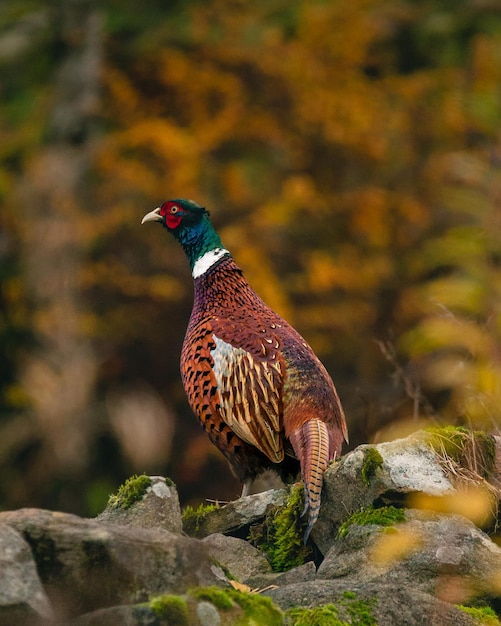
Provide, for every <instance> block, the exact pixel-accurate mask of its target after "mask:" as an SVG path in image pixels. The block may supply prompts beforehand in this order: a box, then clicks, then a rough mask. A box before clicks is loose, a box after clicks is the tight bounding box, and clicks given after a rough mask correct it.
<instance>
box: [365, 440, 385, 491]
mask: <svg viewBox="0 0 501 626" xmlns="http://www.w3.org/2000/svg"><path fill="white" fill-rule="evenodd" d="M381 467H383V457H382V456H381V453H380V452H379V451H378V450H377V449H376V448H368V449H367V450H366V451H365V455H364V461H363V464H362V480H363V482H364V484H365V485H366V486H369V485H370V483H371V481H372V479H373V478H374V477H375V476H376V473H377V470H378V469H379V468H381Z"/></svg>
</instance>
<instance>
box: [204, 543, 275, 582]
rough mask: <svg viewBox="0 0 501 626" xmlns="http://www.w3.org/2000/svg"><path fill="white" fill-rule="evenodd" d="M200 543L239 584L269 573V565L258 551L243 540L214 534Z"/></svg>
mask: <svg viewBox="0 0 501 626" xmlns="http://www.w3.org/2000/svg"><path fill="white" fill-rule="evenodd" d="M202 543H204V544H205V545H206V546H207V549H208V551H209V554H210V555H211V556H212V557H213V558H214V559H215V560H216V561H217V562H218V563H220V564H221V565H223V566H224V568H225V569H226V570H228V571H229V573H230V574H231V575H232V576H234V577H235V578H236V579H237V580H238V581H240V582H246V580H247V579H248V578H250V577H251V576H256V575H258V574H263V573H264V574H267V573H269V572H271V567H270V564H269V563H268V561H267V560H266V559H265V558H264V556H263V555H262V554H261V553H260V552H259V550H258V549H257V548H255V547H254V546H252V545H251V544H250V543H248V542H247V541H244V540H243V539H237V538H235V537H226V536H225V535H222V534H220V533H216V534H214V535H209V536H208V537H206V538H205V539H203V541H202Z"/></svg>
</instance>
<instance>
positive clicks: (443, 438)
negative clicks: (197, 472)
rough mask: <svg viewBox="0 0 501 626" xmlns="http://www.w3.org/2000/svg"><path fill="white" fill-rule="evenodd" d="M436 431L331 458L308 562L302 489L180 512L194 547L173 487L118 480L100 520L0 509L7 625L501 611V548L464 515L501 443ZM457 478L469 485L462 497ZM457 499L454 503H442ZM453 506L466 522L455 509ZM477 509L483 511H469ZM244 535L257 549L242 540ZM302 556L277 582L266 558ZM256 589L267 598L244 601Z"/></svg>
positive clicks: (315, 619) (406, 619) (449, 620)
mask: <svg viewBox="0 0 501 626" xmlns="http://www.w3.org/2000/svg"><path fill="white" fill-rule="evenodd" d="M434 436H435V437H436V438H437V439H436V440H435V442H433V441H430V433H418V434H416V435H414V436H412V437H409V438H407V439H405V440H400V441H396V442H391V443H385V444H379V445H377V446H368V445H366V446H360V447H359V448H357V449H356V450H354V451H353V452H351V453H350V454H348V455H346V457H344V458H343V459H341V461H340V462H338V463H336V464H333V465H332V466H331V467H330V468H329V469H328V471H327V472H326V475H325V485H324V493H323V501H322V510H321V514H320V519H319V522H318V524H317V525H316V526H315V528H314V529H313V533H312V536H313V537H314V539H315V542H316V543H317V544H318V546H319V547H320V550H316V549H315V546H313V548H314V549H313V551H312V552H310V553H308V550H304V546H303V544H302V539H301V535H300V534H299V533H298V532H297V531H298V515H299V513H300V511H301V509H302V506H301V502H300V500H301V489H294V490H292V491H290V492H289V491H288V490H285V489H283V490H273V491H269V492H266V493H261V494H256V495H252V496H249V497H247V498H243V499H240V500H237V501H236V502H232V503H230V504H228V505H226V506H224V507H212V508H211V507H206V508H204V507H202V508H201V509H199V510H197V511H193V510H191V511H190V512H189V513H188V514H186V513H185V514H184V524H185V529H186V530H188V531H189V532H192V533H194V534H197V535H199V536H200V537H205V538H204V539H203V540H201V539H193V538H189V537H186V536H184V535H182V534H180V530H181V528H180V516H179V503H178V499H177V494H176V490H175V487H174V485H172V484H171V483H170V482H169V481H168V480H165V479H163V478H157V477H153V478H150V477H147V476H139V477H134V478H133V479H130V480H129V481H127V482H126V483H125V485H123V487H121V488H120V489H119V491H118V493H117V495H116V496H113V497H112V498H111V500H110V504H109V506H108V508H107V510H106V511H105V512H104V513H103V514H101V515H100V516H99V518H98V519H93V520H88V519H87V520H86V519H82V518H79V517H77V516H74V515H69V514H66V513H54V512H50V511H42V510H37V509H25V510H20V511H13V512H5V513H0V623H2V624H3V623H5V624H9V626H10V624H13V625H14V624H16V625H17V624H24V625H26V626H32V625H33V626H39V624H40V623H43V624H44V626H48V625H49V624H63V623H64V624H65V625H69V624H71V625H72V626H108V625H109V626H114V625H115V624H123V625H124V626H146V625H147V624H148V625H151V626H154V625H155V626H164V625H165V626H168V625H169V624H174V623H176V624H190V626H191V625H192V624H193V626H198V625H200V626H230V625H231V624H234V623H242V624H243V623H246V624H247V623H253V624H256V626H286V625H287V626H289V625H290V624H292V623H302V624H305V623H312V624H313V623H315V624H323V623H325V624H327V623H346V624H367V625H369V624H370V625H371V626H375V625H376V624H379V625H380V626H382V625H384V626H404V625H405V626H407V625H410V626H413V625H414V624H416V625H418V624H419V626H421V624H426V625H428V624H430V625H431V626H448V625H450V626H453V625H454V626H456V625H458V626H473V625H474V624H475V625H476V624H478V623H479V619H484V618H485V619H491V618H489V616H488V615H487V614H485V613H484V614H482V613H481V609H476V610H477V612H478V615H479V616H480V615H483V616H482V618H480V617H479V618H478V619H477V620H475V618H474V617H473V616H472V614H471V613H467V612H465V611H464V610H460V608H458V606H456V605H457V604H458V603H462V604H466V605H468V604H474V605H475V606H478V605H482V603H484V604H485V603H487V602H489V603H490V604H491V605H492V606H494V607H499V606H501V547H498V546H497V545H495V543H494V542H493V541H492V540H491V539H490V538H489V537H488V536H487V535H486V534H485V533H484V532H482V531H481V530H480V529H479V527H478V526H476V525H475V523H472V521H469V520H468V519H467V518H468V517H470V519H471V520H473V519H477V520H479V521H477V524H481V523H483V522H482V520H483V519H486V520H487V521H488V522H491V521H494V518H493V516H492V511H491V509H492V508H495V505H496V497H497V496H498V494H499V490H500V485H499V484H498V483H497V482H496V481H498V482H499V476H500V475H501V473H500V469H499V468H500V465H501V439H499V438H495V437H490V436H489V435H485V434H483V433H469V432H468V431H465V430H464V429H450V430H447V429H442V430H440V431H439V432H438V434H437V433H434V434H433V435H432V437H434ZM437 441H438V444H439V445H438V450H437V447H434V444H436V443H437ZM477 444H478V447H477ZM441 446H443V447H441ZM481 446H484V447H483V448H482V447H481ZM441 453H443V454H441ZM457 477H460V478H461V477H465V479H466V482H467V484H468V485H470V486H471V485H473V487H472V488H471V489H470V490H469V491H468V492H467V494H466V495H465V492H464V491H462V490H461V489H462V488H461V486H460V485H458V479H457ZM487 481H489V484H487ZM477 487H481V488H482V489H483V491H482V493H481V494H480V496H479V493H480V491H479V489H477ZM496 490H497V491H496ZM486 493H487V494H488V497H487V498H486V497H485V494H486ZM293 496H294V497H293ZM434 499H435V500H434ZM454 500H455V501H456V505H455V506H456V508H454V507H450V506H449V504H448V505H447V506H442V505H441V506H437V502H440V503H442V504H443V503H450V502H452V501H454ZM459 500H460V501H461V507H462V508H461V507H459V508H460V509H461V511H463V514H462V515H458V514H453V513H452V512H451V511H457V510H458V507H457V502H458V501H459ZM392 503H393V504H397V505H398V506H397V507H396V508H395V507H393V506H392V507H388V506H386V505H387V504H392ZM430 503H431V504H430ZM493 505H494V506H493ZM278 507H283V508H282V509H279V508H278ZM298 507H299V508H298ZM364 507H365V508H364ZM419 507H422V509H420V508H419ZM486 507H487V509H488V511H489V515H487V516H486V515H485V514H484V513H482V514H481V515H479V514H476V515H472V514H471V510H473V509H478V511H480V512H481V511H482V510H483V509H486ZM423 509H430V510H423ZM431 509H434V511H432V510H431ZM289 513H290V515H289ZM352 513H354V515H352ZM265 516H267V519H266V521H265V523H261V522H262V520H263V518H264V517H265ZM348 518H349V519H348ZM250 527H252V529H253V542H255V545H257V546H258V547H253V546H252V545H251V544H250V542H248V541H246V540H244V539H245V538H247V536H248V534H249V528H250ZM166 528H169V529H170V530H167V529H166ZM277 529H278V530H277ZM171 531H175V532H171ZM338 531H340V532H339V534H338ZM222 533H225V534H222ZM229 534H232V535H234V536H226V535H229ZM262 537H265V538H266V541H264V542H262V543H260V540H261V538H262ZM260 545H262V546H263V547H262V548H261V551H260V549H259V546H260ZM289 550H291V551H292V552H291V554H290V555H289V552H288V551H289ZM274 551H276V554H275V552H274ZM265 553H266V554H265ZM307 554H310V556H311V558H312V559H313V558H314V559H315V561H313V560H311V561H309V562H306V563H304V564H302V565H299V566H298V567H293V568H292V569H290V570H289V571H276V572H274V573H272V572H271V571H270V566H269V564H268V561H267V560H266V559H265V556H266V557H267V558H268V559H269V560H270V562H272V563H273V564H274V567H275V569H277V570H278V569H282V570H285V569H286V568H287V567H292V566H293V565H294V564H297V563H303V560H302V559H304V557H305V555H307ZM277 555H278V556H280V559H278V558H277ZM322 555H325V558H323V556H322ZM289 556H290V557H291V558H289ZM292 557H294V558H292ZM316 565H318V571H317V569H316ZM223 570H224V571H223ZM225 572H229V573H231V575H232V576H234V577H236V578H237V579H239V581H240V583H237V582H236V581H235V580H232V581H228V579H227V577H226V575H225ZM249 588H251V589H253V590H254V591H259V592H260V593H245V592H242V591H240V590H242V589H243V590H245V589H249ZM263 594H266V595H267V596H269V597H266V596H263ZM270 598H272V599H273V601H274V602H276V603H277V604H278V605H279V606H280V607H281V608H282V609H283V610H284V611H285V614H284V613H282V612H281V611H280V610H279V609H278V608H277V607H276V605H273V604H271V600H270ZM51 607H52V609H53V613H54V614H55V617H54V618H53V619H52V620H51ZM487 610H488V607H487ZM2 611H3V612H2ZM305 611H306V613H307V614H304V613H305ZM301 612H302V613H303V614H301V615H300V614H299V613H301ZM485 619H484V621H485ZM495 619H496V618H495V617H492V619H491V621H490V622H489V623H494V621H493V620H495ZM482 623H483V622H482ZM485 623H488V622H487V621H485Z"/></svg>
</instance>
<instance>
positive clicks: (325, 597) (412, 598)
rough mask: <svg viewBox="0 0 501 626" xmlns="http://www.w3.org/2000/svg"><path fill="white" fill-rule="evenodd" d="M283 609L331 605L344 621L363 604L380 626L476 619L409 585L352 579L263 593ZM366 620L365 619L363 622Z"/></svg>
mask: <svg viewBox="0 0 501 626" xmlns="http://www.w3.org/2000/svg"><path fill="white" fill-rule="evenodd" d="M265 594H266V595H268V596H269V597H270V598H271V599H272V600H273V601H274V602H275V604H277V605H278V606H279V607H280V608H282V609H283V610H284V611H285V610H287V609H290V608H292V607H297V606H300V607H305V608H311V607H318V606H322V605H326V604H334V605H335V606H336V607H338V610H339V616H340V619H342V620H344V621H346V622H348V623H364V622H362V621H360V622H355V621H352V619H353V618H352V615H353V613H355V614H357V612H358V611H359V610H360V606H361V603H363V604H364V605H365V607H364V608H365V609H366V610H368V611H369V612H370V613H371V615H372V617H373V619H375V621H376V623H377V624H380V625H381V626H383V625H384V626H423V625H424V624H426V626H478V622H477V621H476V620H474V619H473V618H471V617H470V616H469V615H467V614H466V613H464V612H463V611H461V610H459V609H458V608H456V607H455V606H453V605H451V604H448V603H447V602H443V601H441V600H438V599H437V598H434V597H433V596H432V595H431V594H427V593H423V592H422V591H418V590H417V589H414V588H412V587H407V586H400V585H395V584H392V585H387V584H386V585H385V584H378V583H360V582H358V581H357V580H356V579H353V578H346V579H342V580H315V581H312V582H305V583H296V584H294V585H288V586H287V587H281V588H278V589H272V590H270V591H266V592H265ZM365 623H368V622H365Z"/></svg>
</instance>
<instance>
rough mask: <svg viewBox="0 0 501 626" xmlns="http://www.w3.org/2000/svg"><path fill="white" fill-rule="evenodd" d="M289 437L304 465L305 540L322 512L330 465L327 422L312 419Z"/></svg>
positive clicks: (302, 474) (302, 466)
mask: <svg viewBox="0 0 501 626" xmlns="http://www.w3.org/2000/svg"><path fill="white" fill-rule="evenodd" d="M289 439H290V441H291V443H292V447H293V448H294V452H295V453H296V456H297V458H298V459H299V462H300V464H301V476H302V478H303V484H304V500H305V510H304V512H303V514H304V513H306V511H308V526H307V528H306V531H305V533H304V542H305V543H306V541H307V540H308V537H309V536H310V532H311V529H312V528H313V525H314V524H315V522H316V521H317V518H318V514H319V512H320V501H321V495H322V485H323V474H324V472H325V470H326V468H327V465H328V464H329V458H330V456H329V433H328V430H327V425H326V424H325V422H323V421H321V420H319V419H312V420H309V421H307V422H305V423H304V424H303V425H302V426H300V427H299V428H296V429H295V430H294V431H293V432H292V433H291V434H290V436H289Z"/></svg>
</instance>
